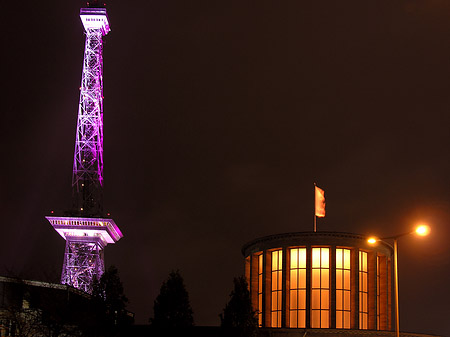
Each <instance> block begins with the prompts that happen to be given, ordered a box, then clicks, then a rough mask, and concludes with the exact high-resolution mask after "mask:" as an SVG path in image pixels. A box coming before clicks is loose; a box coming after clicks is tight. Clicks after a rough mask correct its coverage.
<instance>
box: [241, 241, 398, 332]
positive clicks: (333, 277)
mask: <svg viewBox="0 0 450 337" xmlns="http://www.w3.org/2000/svg"><path fill="white" fill-rule="evenodd" d="M242 253H243V254H244V256H245V273H246V277H247V280H248V283H249V286H250V294H251V299H252V304H253V307H254V309H255V310H256V312H257V315H258V322H259V326H260V327H264V328H308V329H315V328H320V329H351V330H355V329H356V330H384V331H386V330H392V329H393V328H394V325H393V323H392V318H391V317H392V312H393V311H392V310H393V304H394V303H393V300H392V291H391V289H392V272H391V271H392V267H391V263H392V262H391V260H392V258H393V251H392V248H391V247H390V246H389V245H387V244H384V243H382V242H380V243H379V244H377V245H375V246H372V245H369V244H368V243H367V238H366V237H365V236H361V235H358V234H350V233H337V232H298V233H286V234H276V235H270V236H266V237H262V238H259V239H256V240H253V241H251V242H249V243H247V244H246V245H244V247H243V248H242ZM361 332H362V331H361Z"/></svg>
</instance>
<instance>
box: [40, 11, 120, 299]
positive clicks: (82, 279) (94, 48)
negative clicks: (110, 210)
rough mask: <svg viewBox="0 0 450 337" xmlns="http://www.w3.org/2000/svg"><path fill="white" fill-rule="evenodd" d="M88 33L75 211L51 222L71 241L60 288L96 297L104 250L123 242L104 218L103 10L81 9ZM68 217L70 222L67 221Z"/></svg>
mask: <svg viewBox="0 0 450 337" xmlns="http://www.w3.org/2000/svg"><path fill="white" fill-rule="evenodd" d="M80 18H81V22H82V23H83V26H84V30H85V33H86V42H85V48H84V60H83V72H82V78H81V87H80V101H79V107H78V120H77V130H76V137H75V153H74V159H73V174H72V199H73V208H72V210H71V211H70V212H67V214H66V215H65V216H47V217H46V218H47V220H48V221H49V222H50V224H51V225H52V226H53V228H54V229H55V230H56V231H57V232H58V233H59V234H60V235H61V236H62V237H63V238H64V239H65V240H66V250H65V254H64V264H63V270H62V274H61V283H62V284H68V285H71V286H73V287H75V288H78V289H80V290H83V291H85V292H89V293H90V292H92V283H93V280H94V279H100V277H101V275H102V274H103V272H104V271H105V265H104V254H103V250H104V248H105V247H106V245H107V244H111V243H115V242H117V241H118V240H120V238H122V236H123V235H122V233H121V231H120V230H119V228H118V227H117V225H116V224H115V223H114V221H113V220H112V219H108V218H105V217H104V214H103V36H104V35H106V34H108V32H109V31H110V27H109V21H108V16H107V13H106V9H105V8H104V7H100V6H98V5H97V4H96V3H94V4H93V5H91V6H89V5H88V7H87V8H81V10H80ZM67 215H68V216H67Z"/></svg>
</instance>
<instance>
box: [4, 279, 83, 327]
mask: <svg viewBox="0 0 450 337" xmlns="http://www.w3.org/2000/svg"><path fill="white" fill-rule="evenodd" d="M89 303H90V295H89V294H87V293H85V292H83V291H80V290H78V289H75V288H73V287H70V286H67V285H62V284H55V283H47V282H40V281H29V280H21V279H16V278H10V277H0V336H53V335H55V336H65V335H74V334H76V332H75V331H78V330H79V328H78V327H79V324H80V322H83V321H86V320H87V319H88V317H86V316H87V315H88V313H87V312H86V310H83V308H86V307H88V306H89Z"/></svg>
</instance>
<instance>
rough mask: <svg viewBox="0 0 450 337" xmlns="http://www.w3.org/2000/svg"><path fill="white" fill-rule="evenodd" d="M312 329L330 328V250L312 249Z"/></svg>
mask: <svg viewBox="0 0 450 337" xmlns="http://www.w3.org/2000/svg"><path fill="white" fill-rule="evenodd" d="M311 272H312V275H311V281H312V282H311V327H312V328H329V326H330V322H329V314H330V249H329V248H313V249H312V270H311Z"/></svg>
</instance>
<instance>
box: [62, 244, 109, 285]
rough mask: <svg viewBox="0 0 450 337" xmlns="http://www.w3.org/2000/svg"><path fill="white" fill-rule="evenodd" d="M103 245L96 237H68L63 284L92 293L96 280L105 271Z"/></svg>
mask: <svg viewBox="0 0 450 337" xmlns="http://www.w3.org/2000/svg"><path fill="white" fill-rule="evenodd" d="M103 248H104V247H103V244H102V242H101V240H100V239H99V238H95V237H83V236H82V237H77V236H74V237H66V251H65V253H64V264H63V270H62V274H61V283H62V284H67V285H70V286H72V287H74V288H77V289H80V290H82V291H85V292H87V293H92V285H93V282H94V279H97V280H100V277H101V276H102V274H103V273H104V271H105V263H104V259H103Z"/></svg>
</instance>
